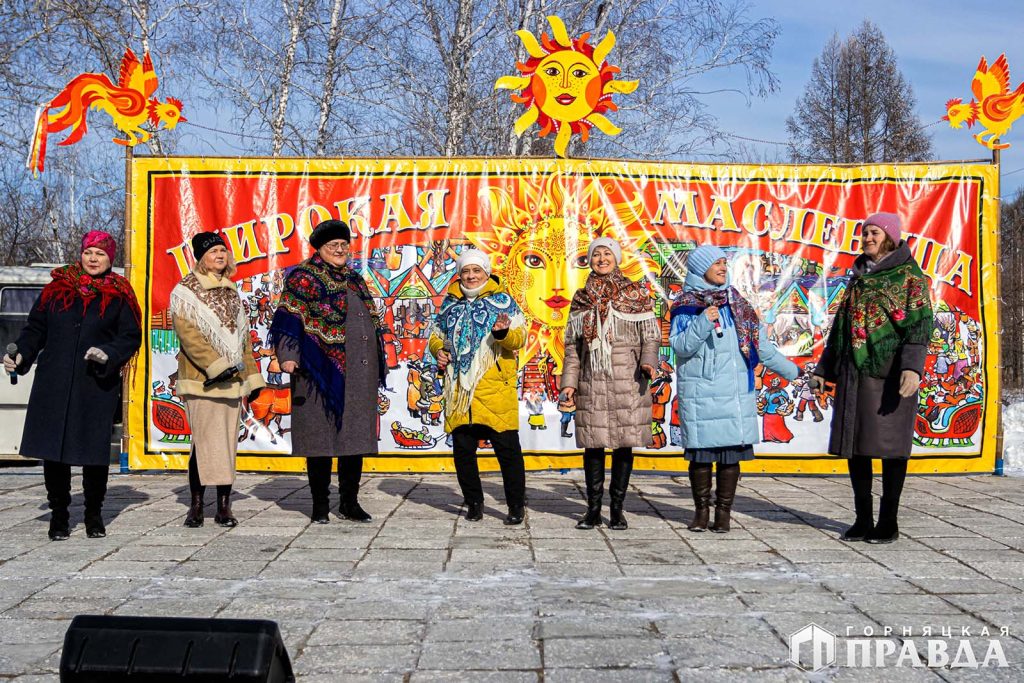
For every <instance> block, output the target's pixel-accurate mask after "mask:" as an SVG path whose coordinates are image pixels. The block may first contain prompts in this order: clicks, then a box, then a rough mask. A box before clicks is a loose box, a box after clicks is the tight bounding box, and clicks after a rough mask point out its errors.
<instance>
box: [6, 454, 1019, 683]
mask: <svg viewBox="0 0 1024 683" xmlns="http://www.w3.org/2000/svg"><path fill="white" fill-rule="evenodd" d="M484 486H485V492H486V494H487V507H486V511H485V517H484V520H483V521H482V522H477V523H471V522H466V521H465V520H464V519H462V518H461V517H460V516H459V513H460V511H461V507H460V506H459V505H458V502H459V495H458V493H457V491H458V486H457V484H456V482H455V478H454V476H444V475H426V476H423V475H386V476H375V475H364V479H363V488H362V493H361V496H360V501H361V503H362V505H363V507H364V508H366V510H367V511H368V512H370V513H371V514H372V515H373V516H374V519H373V522H372V523H370V524H355V523H351V522H346V521H343V520H340V519H338V518H337V517H332V520H331V523H330V524H328V525H325V526H324V525H311V524H310V523H309V518H308V516H307V512H308V509H309V506H310V500H309V493H308V488H307V486H306V482H305V478H304V476H303V477H300V476H294V475H258V474H242V475H240V476H239V480H238V485H237V489H236V494H235V499H234V500H235V502H234V512H235V514H236V516H237V517H238V518H239V521H240V525H239V526H238V527H236V528H234V529H230V530H229V529H223V528H220V527H218V526H216V525H214V524H213V523H212V521H211V517H212V510H211V511H209V512H208V517H207V521H206V525H205V526H204V527H203V528H201V529H186V528H184V527H182V521H183V518H184V515H185V511H186V505H187V498H188V495H189V494H188V486H187V482H186V479H185V476H184V475H183V474H175V475H163V474H159V475H145V474H131V475H113V476H112V477H111V481H110V489H109V494H108V498H107V507H106V509H105V516H106V518H107V529H108V534H109V535H108V536H107V538H105V539H88V538H86V537H85V532H84V529H83V527H82V524H81V519H82V508H81V505H82V501H81V493H80V492H81V480H80V477H77V476H76V477H75V480H74V482H73V484H72V488H73V491H74V492H75V501H74V504H73V507H72V523H73V524H74V525H75V526H74V529H73V533H72V536H71V538H70V539H69V540H68V541H65V542H50V541H49V540H47V537H46V528H47V526H46V524H47V522H46V520H48V516H49V513H48V511H47V510H46V509H45V493H44V491H43V483H42V474H41V471H40V469H39V468H34V469H6V470H0V530H2V531H0V533H2V536H0V538H2V543H0V680H15V681H19V682H27V681H53V680H56V679H57V671H58V667H59V662H60V654H61V646H62V641H63V637H64V633H65V631H66V630H67V627H68V624H69V622H70V619H71V618H72V617H73V616H75V615H77V614H124V615H147V616H159V615H170V616H198V617H235V618H266V619H272V620H274V621H276V622H278V623H279V624H280V626H281V629H282V631H283V634H284V638H285V642H286V644H287V648H288V652H289V654H290V657H291V660H292V664H293V666H294V669H295V673H296V676H297V678H298V680H299V681H302V682H307V681H309V682H312V681H316V682H319V681H324V682H327V681H331V682H335V681H413V682H419V681H478V680H479V681H523V682H526V681H531V682H534V681H543V682H544V683H550V682H560V681H587V682H590V681H701V680H710V681H743V680H757V681H762V680H764V681H790V680H792V681H800V680H849V681H862V680H877V681H892V680H911V681H941V680H949V681H957V680H1008V681H1019V680H1022V678H1024V642H1022V641H1024V555H1022V549H1024V491H1022V487H1021V480H1020V479H1014V478H1005V477H992V476H969V477H967V476H956V477H910V478H909V479H908V481H907V486H906V490H905V491H904V494H903V500H904V506H903V510H904V511H903V513H902V514H901V518H900V529H901V532H902V534H903V537H902V538H901V540H899V541H898V542H897V543H895V544H892V545H867V544H864V543H844V542H842V541H839V540H838V536H839V533H840V532H841V530H842V529H843V528H844V527H845V526H846V525H847V524H848V523H849V521H850V520H852V517H853V515H852V512H851V509H850V508H851V505H852V500H851V495H850V488H849V484H848V481H847V479H846V478H845V477H779V476H774V477H755V476H747V477H744V478H743V479H742V480H741V482H740V488H739V492H738V494H737V501H736V504H735V512H734V517H733V531H732V532H731V533H729V534H725V535H719V534H711V533H703V534H694V533H691V532H688V531H687V530H686V528H685V526H686V522H687V521H688V519H689V514H690V507H691V502H690V491H689V488H688V486H687V484H686V477H685V476H682V477H668V476H655V475H647V474H636V475H634V477H633V480H632V487H631V491H630V495H629V497H628V498H627V500H626V506H627V507H626V509H627V514H628V520H629V523H630V528H629V529H628V530H627V531H621V532H612V531H609V530H607V529H605V528H602V529H600V530H595V531H589V532H588V531H577V530H576V529H575V528H574V526H573V524H574V522H575V520H576V519H577V518H578V517H579V515H581V514H582V512H583V511H584V509H585V506H584V502H583V497H582V487H583V481H582V473H580V472H570V473H567V474H558V473H544V474H536V473H535V474H530V475H529V476H528V481H527V486H528V496H529V513H528V517H527V521H526V523H525V524H524V525H523V526H522V527H518V528H509V527H505V526H503V525H502V524H501V519H502V517H503V516H504V512H505V509H504V505H502V504H501V503H500V498H501V483H500V479H499V478H497V477H495V476H485V479H484ZM878 488H879V485H878V482H876V495H877V489H878ZM496 496H497V498H498V500H496V499H495V497H496ZM207 497H208V498H212V495H210V494H208V496H207ZM336 500H337V497H336V493H335V496H334V501H335V503H336ZM211 502H212V501H211ZM811 623H814V624H817V625H818V626H819V627H821V628H822V629H826V630H828V631H829V632H831V633H833V634H836V635H838V641H839V646H838V647H839V649H840V650H842V649H843V646H844V645H847V646H848V645H849V643H844V641H845V640H849V639H851V638H858V639H864V638H868V639H869V641H870V642H868V643H867V644H866V646H864V647H862V648H861V650H860V652H861V653H862V654H863V652H864V651H870V652H880V653H883V654H885V653H888V655H887V656H884V657H881V659H879V658H875V659H874V660H870V661H869V662H868V663H869V664H871V663H874V664H877V665H878V666H872V667H870V668H864V667H861V666H858V667H850V666H847V664H848V662H847V661H846V658H845V657H844V656H840V657H839V659H838V660H837V662H836V663H835V664H834V665H831V666H825V667H824V668H821V669H820V670H819V671H817V672H815V673H807V672H806V671H804V670H801V669H800V668H798V667H797V666H796V665H794V664H792V663H790V662H789V661H788V659H789V657H790V647H789V637H790V635H791V634H793V633H795V632H797V631H800V630H801V629H803V628H804V627H805V626H807V625H808V624H811ZM887 626H888V627H892V629H893V631H892V634H891V635H888V636H887V635H886V634H885V627H887ZM926 628H931V629H934V630H933V631H930V632H928V634H927V635H929V636H932V637H933V638H938V637H939V636H944V637H945V640H946V641H949V643H950V644H949V649H948V654H949V659H950V660H952V661H955V658H954V656H953V655H954V653H955V652H956V651H957V647H958V646H957V642H958V641H961V640H967V641H968V642H969V644H973V651H974V653H975V655H976V657H977V660H978V662H979V664H980V662H981V660H982V658H983V656H984V655H985V653H986V647H987V643H988V642H989V641H990V640H991V639H994V638H997V639H998V641H999V643H1000V648H1001V649H1002V651H1003V653H1004V655H1005V659H1006V663H1007V666H1006V667H998V666H996V664H995V663H993V662H992V661H990V662H989V664H990V665H989V666H985V667H981V666H979V667H978V668H973V667H970V666H966V667H957V668H950V667H949V666H946V667H940V666H932V667H929V666H927V664H928V663H929V662H928V660H927V656H926V654H925V647H924V642H925V640H927V638H924V637H921V636H922V634H924V633H925V629H926ZM1000 628H1002V629H1008V630H1009V631H1008V635H1000V631H999V629H1000ZM942 629H947V630H946V632H945V633H944V632H943V631H942ZM962 629H968V631H967V634H966V635H965V633H964V632H963V631H962ZM983 629H986V630H983ZM988 633H991V635H990V636H989V635H988ZM882 641H889V643H890V644H886V643H883V642H882ZM907 641H911V642H912V643H913V645H912V647H915V648H916V651H917V652H918V655H919V658H918V661H917V662H916V666H914V665H913V663H912V662H910V661H908V660H907V659H904V660H903V661H901V662H899V663H897V658H898V656H899V655H900V654H901V653H903V652H904V651H905V650H906V648H907V647H908V646H907V645H906V642H907ZM961 647H962V646H961ZM893 652H894V653H895V654H892V653H893ZM952 661H951V662H950V663H952ZM964 661H966V660H964V658H962V657H961V659H960V662H959V663H961V664H963V663H964ZM806 668H811V667H810V666H807V667H806Z"/></svg>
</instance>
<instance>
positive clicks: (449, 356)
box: [429, 249, 526, 525]
mask: <svg viewBox="0 0 1024 683" xmlns="http://www.w3.org/2000/svg"><path fill="white" fill-rule="evenodd" d="M457 265H458V271H459V279H458V280H457V281H455V282H453V283H452V284H451V286H450V287H449V288H448V293H447V296H446V297H445V299H444V302H443V303H442V304H441V310H440V312H439V313H438V314H437V320H436V321H435V323H434V329H433V330H432V331H431V335H430V343H429V347H430V352H431V353H432V354H434V356H435V357H436V358H437V361H438V369H440V370H442V371H444V373H445V379H444V385H445V386H444V397H445V419H444V428H445V431H447V432H449V433H450V434H451V435H452V444H453V447H452V450H453V455H454V458H455V472H456V475H457V476H458V479H459V486H460V487H461V488H462V495H463V498H464V499H465V501H466V519H467V520H469V521H473V522H475V521H478V520H480V519H481V518H482V517H483V506H484V494H483V488H482V487H481V484H480V470H479V468H478V467H477V462H476V448H477V442H478V441H479V440H480V439H487V440H488V441H490V442H491V445H492V446H493V447H494V455H495V456H496V457H497V458H498V464H499V465H500V466H501V477H502V480H503V482H504V486H505V503H506V504H507V505H508V516H507V517H505V524H507V525H513V524H521V523H522V522H523V517H524V515H525V505H526V470H525V466H524V465H523V449H522V446H520V444H519V399H518V396H517V394H516V378H517V375H518V370H519V360H518V357H517V356H518V353H517V352H518V350H519V349H521V348H522V347H523V344H525V343H526V325H525V320H524V318H523V313H522V311H520V310H519V306H518V305H517V304H516V302H515V301H513V300H512V297H510V296H509V295H508V293H506V292H505V291H504V289H503V288H502V287H501V285H500V283H499V282H498V279H497V278H496V277H494V276H492V275H491V262H490V259H489V258H488V257H487V255H486V254H484V253H483V252H481V251H478V250H476V249H468V250H466V251H464V252H463V253H462V254H461V255H460V256H459V260H458V264H457Z"/></svg>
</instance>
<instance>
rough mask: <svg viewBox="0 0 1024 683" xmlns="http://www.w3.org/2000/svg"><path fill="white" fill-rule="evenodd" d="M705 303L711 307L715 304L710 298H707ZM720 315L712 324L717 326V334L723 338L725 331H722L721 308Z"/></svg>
mask: <svg viewBox="0 0 1024 683" xmlns="http://www.w3.org/2000/svg"><path fill="white" fill-rule="evenodd" d="M704 304H705V305H706V306H707V307H708V308H711V307H712V306H714V305H715V304H714V302H713V301H711V300H710V299H705V300H704ZM718 316H719V318H718V319H717V320H715V321H714V322H712V323H711V324H712V325H714V326H715V336H716V337H718V338H719V339H721V338H722V336H723V335H724V333H723V332H722V319H721V316H722V312H721V310H719V312H718Z"/></svg>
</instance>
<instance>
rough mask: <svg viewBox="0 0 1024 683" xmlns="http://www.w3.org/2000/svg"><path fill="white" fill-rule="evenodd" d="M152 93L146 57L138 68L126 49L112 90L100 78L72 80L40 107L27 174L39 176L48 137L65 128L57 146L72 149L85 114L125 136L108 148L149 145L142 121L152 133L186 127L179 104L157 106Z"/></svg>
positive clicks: (83, 130)
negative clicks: (100, 115)
mask: <svg viewBox="0 0 1024 683" xmlns="http://www.w3.org/2000/svg"><path fill="white" fill-rule="evenodd" d="M156 88H157V77H156V72H155V71H154V70H153V61H152V60H151V59H150V58H149V53H148V52H146V53H144V54H143V56H142V61H141V62H140V61H139V58H138V57H137V56H135V53H134V52H132V50H131V48H128V49H126V50H125V51H124V57H122V59H121V73H120V75H119V77H118V80H117V85H114V84H113V83H112V82H111V81H110V78H108V77H107V75H106V74H96V73H84V74H80V75H78V76H76V77H75V78H74V79H72V81H71V82H70V83H68V84H67V86H65V87H64V89H63V90H61V91H60V94H59V95H57V96H56V97H54V98H53V99H52V100H50V102H49V103H47V104H45V105H43V106H42V107H40V109H39V113H38V114H37V116H36V128H35V134H34V135H33V137H32V151H31V153H30V154H29V159H28V167H29V169H31V170H32V172H33V174H38V173H40V172H41V171H42V170H43V162H44V160H45V158H46V138H47V136H48V135H49V134H50V133H59V132H61V131H64V130H66V129H68V128H70V129H71V133H70V135H68V137H67V138H65V139H64V140H63V141H61V142H60V143H59V144H61V145H73V144H74V143H76V142H78V141H79V140H81V139H82V136H83V135H85V133H86V131H87V125H86V115H87V114H88V113H89V110H90V109H98V110H100V111H103V112H105V113H106V114H107V115H109V116H110V118H111V119H113V122H114V126H115V127H116V128H117V129H118V130H120V131H121V132H123V133H124V134H125V136H126V137H125V138H124V139H122V138H114V142H115V143H117V144H119V145H125V146H126V147H134V146H135V145H137V144H139V143H140V142H146V141H148V140H149V139H150V137H151V136H152V133H151V132H150V131H148V130H146V129H144V128H143V127H142V125H143V124H144V123H146V122H147V121H148V122H149V123H150V124H151V125H152V126H153V127H154V128H159V127H160V124H161V123H163V124H164V126H165V127H166V128H167V129H168V130H171V129H173V128H174V127H175V126H177V125H178V124H179V123H180V122H182V121H187V120H188V119H186V118H185V117H184V116H182V115H181V110H182V106H183V105H182V103H181V100H177V99H175V98H173V97H168V98H167V100H166V101H165V102H161V101H160V100H158V99H157V98H155V97H153V93H154V92H156Z"/></svg>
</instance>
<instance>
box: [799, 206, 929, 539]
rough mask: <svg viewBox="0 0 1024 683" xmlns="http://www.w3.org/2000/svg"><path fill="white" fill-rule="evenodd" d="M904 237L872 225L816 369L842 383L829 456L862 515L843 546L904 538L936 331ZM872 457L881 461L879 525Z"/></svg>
mask: <svg viewBox="0 0 1024 683" xmlns="http://www.w3.org/2000/svg"><path fill="white" fill-rule="evenodd" d="M901 236H902V223H901V221H900V217H899V216H897V215H896V214H894V213H876V214H873V215H871V216H869V217H868V218H867V219H865V221H864V228H863V231H862V236H861V241H862V242H863V245H864V253H863V254H862V255H861V256H859V257H858V258H857V260H856V261H854V263H853V275H854V277H853V279H852V280H850V284H849V285H848V286H847V290H846V297H845V298H844V299H843V302H842V303H841V304H840V307H839V310H838V311H837V313H836V317H835V319H834V320H833V321H832V330H831V332H830V333H829V337H828V342H827V343H826V345H825V350H824V351H823V352H822V354H821V359H820V360H819V361H818V365H817V367H816V368H815V370H814V373H815V377H816V383H817V384H818V385H819V386H821V385H823V384H824V382H825V381H826V380H827V381H831V382H835V384H836V397H835V403H834V404H833V406H834V407H833V409H832V430H831V435H830V439H829V445H828V452H829V453H830V454H832V455H838V456H839V457H841V458H847V463H848V465H849V469H850V484H851V486H852V487H853V505H854V510H855V511H856V515H857V518H856V520H855V522H854V524H853V526H851V527H850V528H849V529H847V530H846V532H845V533H844V534H843V536H842V539H843V540H844V541H865V542H867V543H892V542H893V541H895V540H896V539H897V538H899V524H898V522H897V516H898V513H899V506H900V496H901V495H902V493H903V484H904V482H905V480H906V477H907V464H908V462H909V458H910V454H911V449H912V448H913V443H914V421H915V419H916V417H917V407H918V403H919V393H918V390H919V388H920V385H921V376H922V374H923V373H924V363H925V358H926V356H927V354H928V343H929V341H930V340H931V336H932V328H933V313H932V303H931V295H930V292H929V285H928V279H927V278H926V277H925V276H924V273H922V272H921V267H920V266H918V264H917V261H915V260H914V257H913V255H912V254H911V252H910V247H908V246H907V242H906V240H904V239H902V237H901ZM874 458H877V459H880V460H881V461H882V500H881V502H880V504H879V508H878V522H877V523H875V519H874V499H873V498H872V497H871V486H872V480H873V479H874V476H873V474H872V466H871V460H872V459H874Z"/></svg>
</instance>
